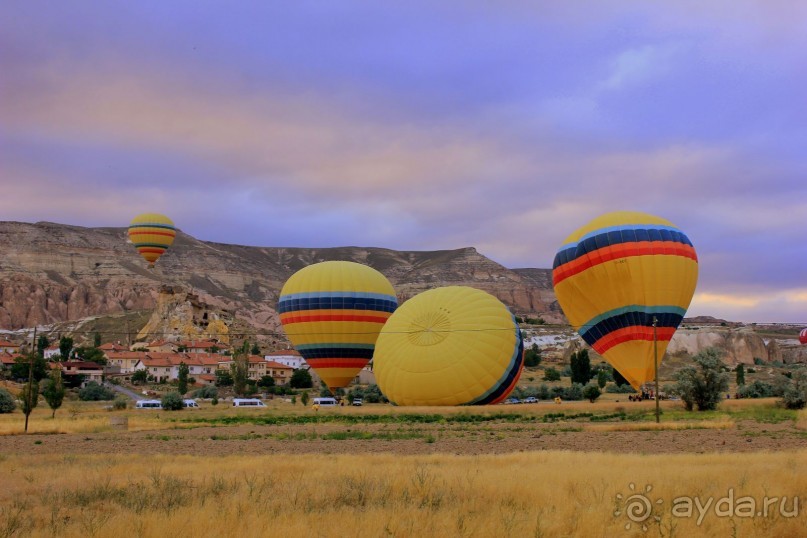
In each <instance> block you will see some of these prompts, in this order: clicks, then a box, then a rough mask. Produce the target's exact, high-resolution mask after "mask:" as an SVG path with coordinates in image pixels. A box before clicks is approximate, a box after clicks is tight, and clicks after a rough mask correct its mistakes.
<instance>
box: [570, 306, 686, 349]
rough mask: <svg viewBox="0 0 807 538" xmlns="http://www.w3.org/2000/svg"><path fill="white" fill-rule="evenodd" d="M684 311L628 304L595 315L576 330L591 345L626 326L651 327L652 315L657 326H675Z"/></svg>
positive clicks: (681, 309) (674, 308)
mask: <svg viewBox="0 0 807 538" xmlns="http://www.w3.org/2000/svg"><path fill="white" fill-rule="evenodd" d="M685 313H686V309H684V308H680V307H678V306H669V305H665V306H640V305H630V306H626V307H623V308H617V309H615V310H611V311H610V312H606V313H604V314H601V315H599V316H597V317H596V318H594V319H592V320H591V321H590V322H589V323H586V324H585V325H583V326H582V327H580V330H579V331H578V332H579V333H580V336H582V337H583V340H585V341H586V343H587V344H589V345H590V346H593V345H594V344H595V343H596V342H597V341H598V340H600V339H601V338H604V337H605V336H607V335H609V334H610V333H612V332H614V331H618V330H620V329H624V328H626V327H637V326H638V327H652V326H653V317H655V318H656V320H657V323H656V326H657V327H675V328H677V327H678V326H679V325H680V324H681V320H683V319H684V314H685Z"/></svg>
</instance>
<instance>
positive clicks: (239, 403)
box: [233, 398, 266, 407]
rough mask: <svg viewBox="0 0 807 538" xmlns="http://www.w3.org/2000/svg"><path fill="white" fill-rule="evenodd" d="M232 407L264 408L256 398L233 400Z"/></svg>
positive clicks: (264, 405) (263, 404)
mask: <svg viewBox="0 0 807 538" xmlns="http://www.w3.org/2000/svg"><path fill="white" fill-rule="evenodd" d="M233 407H266V404H265V403H263V402H262V401H260V400H259V399H258V398H233Z"/></svg>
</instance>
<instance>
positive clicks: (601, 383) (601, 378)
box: [597, 370, 608, 389]
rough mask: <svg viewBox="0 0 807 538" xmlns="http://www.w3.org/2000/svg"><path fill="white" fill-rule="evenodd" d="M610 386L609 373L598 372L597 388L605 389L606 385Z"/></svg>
mask: <svg viewBox="0 0 807 538" xmlns="http://www.w3.org/2000/svg"><path fill="white" fill-rule="evenodd" d="M607 384H608V372H606V371H605V370H600V371H598V372H597V386H598V387H600V388H601V389H604V388H605V385H607Z"/></svg>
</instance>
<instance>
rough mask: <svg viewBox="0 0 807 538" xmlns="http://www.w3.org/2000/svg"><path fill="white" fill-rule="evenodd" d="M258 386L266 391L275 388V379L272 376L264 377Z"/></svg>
mask: <svg viewBox="0 0 807 538" xmlns="http://www.w3.org/2000/svg"><path fill="white" fill-rule="evenodd" d="M258 386H259V387H261V388H265V389H268V388H269V387H274V386H275V378H274V377H272V376H270V375H265V376H262V377H261V378H260V379H259V380H258Z"/></svg>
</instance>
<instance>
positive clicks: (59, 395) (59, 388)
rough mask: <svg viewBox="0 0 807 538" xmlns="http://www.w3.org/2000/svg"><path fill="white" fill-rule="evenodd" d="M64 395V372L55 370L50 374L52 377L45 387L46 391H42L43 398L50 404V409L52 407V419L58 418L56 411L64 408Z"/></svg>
mask: <svg viewBox="0 0 807 538" xmlns="http://www.w3.org/2000/svg"><path fill="white" fill-rule="evenodd" d="M64 393H65V389H64V383H62V370H61V369H57V368H54V369H53V370H51V372H50V377H49V379H48V382H47V385H45V390H43V391H42V396H44V398H45V401H46V402H48V407H50V408H51V410H52V411H53V413H52V414H51V416H50V417H51V418H55V417H56V410H57V409H59V408H60V407H61V406H62V401H63V400H64Z"/></svg>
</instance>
